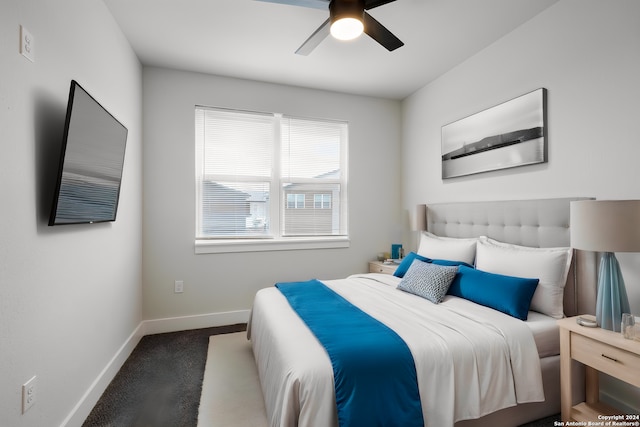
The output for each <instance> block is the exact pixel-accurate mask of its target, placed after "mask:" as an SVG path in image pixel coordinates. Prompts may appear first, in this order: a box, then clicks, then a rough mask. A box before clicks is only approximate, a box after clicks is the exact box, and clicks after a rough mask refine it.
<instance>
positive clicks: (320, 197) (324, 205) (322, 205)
mask: <svg viewBox="0 0 640 427" xmlns="http://www.w3.org/2000/svg"><path fill="white" fill-rule="evenodd" d="M313 207H314V208H315V209H331V194H314V195H313Z"/></svg>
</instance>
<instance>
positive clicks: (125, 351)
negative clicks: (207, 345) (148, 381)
mask: <svg viewBox="0 0 640 427" xmlns="http://www.w3.org/2000/svg"><path fill="white" fill-rule="evenodd" d="M249 313H250V310H238V311H228V312H224V313H210V314H200V315H196V316H184V317H170V318H164V319H152V320H143V321H142V322H140V324H139V325H138V326H137V327H136V329H135V330H134V331H133V332H132V333H131V335H129V338H127V340H126V341H125V342H124V344H122V346H121V347H120V348H119V349H118V351H117V352H116V354H115V355H114V356H113V357H112V358H111V360H110V361H109V363H107V366H105V367H104V369H103V370H102V371H101V372H100V374H99V375H98V377H97V378H96V379H95V380H94V381H93V383H92V384H91V385H90V386H89V389H88V390H87V391H86V392H85V393H84V395H83V396H82V398H81V399H80V401H78V403H77V404H76V405H75V407H74V408H73V410H72V411H71V412H70V413H69V415H68V416H67V418H65V420H64V421H63V422H62V424H60V427H76V426H81V425H82V423H84V420H85V419H86V418H87V416H89V413H90V412H91V410H92V409H93V407H94V406H95V404H96V403H97V402H98V399H100V396H102V393H103V392H104V391H105V390H106V388H107V386H108V385H109V383H111V381H112V380H113V378H114V377H115V376H116V374H117V373H118V371H119V370H120V368H121V367H122V365H124V362H125V361H126V360H127V358H128V357H129V356H130V355H131V352H133V349H134V348H135V347H136V345H138V343H139V342H140V340H141V339H142V337H143V336H145V335H152V334H160V333H164V332H176V331H186V330H189V329H200V328H209V327H213V326H224V325H235V324H237V323H247V322H248V321H249Z"/></svg>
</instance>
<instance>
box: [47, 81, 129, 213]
mask: <svg viewBox="0 0 640 427" xmlns="http://www.w3.org/2000/svg"><path fill="white" fill-rule="evenodd" d="M126 142H127V128H126V127H124V126H123V125H122V124H121V123H120V122H119V121H118V120H116V118H115V117H113V116H112V115H111V114H110V113H109V112H108V111H107V110H105V109H104V108H103V107H102V105H100V104H99V103H98V102H97V101H96V100H95V99H94V98H93V97H92V96H91V95H89V93H87V91H85V90H84V89H83V88H82V87H81V86H80V85H79V84H78V83H77V82H76V81H75V80H72V81H71V89H70V90H69V102H68V104H67V115H66V119H65V124H64V135H63V139H62V151H61V155H60V166H59V168H58V177H57V182H56V189H55V193H54V199H53V206H52V208H51V215H50V217H49V225H61V224H82V223H94V222H108V221H115V220H116V212H117V210H118V200H119V196H120V183H121V180H122V168H123V166H124V152H125V146H126Z"/></svg>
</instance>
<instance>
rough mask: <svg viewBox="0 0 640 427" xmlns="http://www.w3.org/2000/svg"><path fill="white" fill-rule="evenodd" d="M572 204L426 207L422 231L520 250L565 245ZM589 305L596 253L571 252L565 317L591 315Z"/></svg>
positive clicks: (593, 290) (549, 201)
mask: <svg viewBox="0 0 640 427" xmlns="http://www.w3.org/2000/svg"><path fill="white" fill-rule="evenodd" d="M572 200H580V198H562V199H539V200H512V201H491V202H460V203H436V204H431V205H429V204H428V205H427V211H426V212H427V213H426V215H427V218H426V224H427V230H428V231H430V232H431V233H433V234H435V235H438V236H447V237H478V236H488V237H491V238H493V239H496V240H500V241H502V242H506V243H512V244H516V245H522V246H532V247H557V246H570V239H569V206H570V202H571V201H572ZM595 301H596V254H595V253H592V252H584V251H575V250H574V255H573V261H572V265H571V270H570V271H569V276H568V277H567V284H566V286H565V291H564V311H565V314H566V315H567V316H573V315H576V314H586V313H590V314H594V313H595Z"/></svg>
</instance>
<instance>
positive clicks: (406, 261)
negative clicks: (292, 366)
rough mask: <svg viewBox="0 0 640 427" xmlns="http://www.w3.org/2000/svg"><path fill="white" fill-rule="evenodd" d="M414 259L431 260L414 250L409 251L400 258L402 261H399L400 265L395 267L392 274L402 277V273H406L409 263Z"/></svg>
mask: <svg viewBox="0 0 640 427" xmlns="http://www.w3.org/2000/svg"><path fill="white" fill-rule="evenodd" d="M416 259H419V260H420V261H424V262H431V259H429V258H427V257H423V256H422V255H418V254H417V253H415V252H409V253H408V254H407V256H405V257H404V258H403V259H402V262H401V263H400V265H398V268H396V271H395V272H394V273H393V275H394V276H396V277H400V278H403V277H404V275H405V274H407V271H408V270H409V267H411V263H412V262H413V261H414V260H416Z"/></svg>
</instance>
